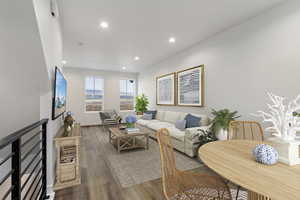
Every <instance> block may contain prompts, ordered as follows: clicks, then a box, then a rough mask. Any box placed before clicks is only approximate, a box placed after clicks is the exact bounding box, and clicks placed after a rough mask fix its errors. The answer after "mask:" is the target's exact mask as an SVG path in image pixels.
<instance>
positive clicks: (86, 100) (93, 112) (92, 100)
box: [83, 75, 105, 114]
mask: <svg viewBox="0 0 300 200" xmlns="http://www.w3.org/2000/svg"><path fill="white" fill-rule="evenodd" d="M87 77H93V78H94V79H95V78H100V79H102V80H103V98H102V99H101V100H97V99H96V100H95V99H86V93H85V80H86V78H87ZM104 98H105V80H104V78H103V77H102V76H93V75H88V76H85V78H84V108H83V109H84V113H86V114H95V113H99V112H101V111H103V110H105V109H104ZM89 101H90V102H95V101H96V102H97V101H98V102H102V109H101V110H99V111H86V102H89Z"/></svg>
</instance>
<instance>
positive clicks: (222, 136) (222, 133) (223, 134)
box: [216, 128, 228, 140]
mask: <svg viewBox="0 0 300 200" xmlns="http://www.w3.org/2000/svg"><path fill="white" fill-rule="evenodd" d="M216 137H217V138H218V140H227V139H228V130H226V129H223V128H222V129H219V130H218V131H217V133H216Z"/></svg>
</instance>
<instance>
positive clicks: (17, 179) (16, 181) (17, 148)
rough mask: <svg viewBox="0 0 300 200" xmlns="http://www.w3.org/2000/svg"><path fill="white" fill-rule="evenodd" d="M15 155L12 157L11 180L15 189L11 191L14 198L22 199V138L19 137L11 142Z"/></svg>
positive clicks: (16, 199) (13, 199)
mask: <svg viewBox="0 0 300 200" xmlns="http://www.w3.org/2000/svg"><path fill="white" fill-rule="evenodd" d="M11 150H12V153H13V156H12V158H11V167H12V170H13V173H12V175H11V182H12V185H13V189H12V192H11V199H12V200H20V199H21V139H20V138H19V139H17V140H16V141H14V142H13V143H12V144H11Z"/></svg>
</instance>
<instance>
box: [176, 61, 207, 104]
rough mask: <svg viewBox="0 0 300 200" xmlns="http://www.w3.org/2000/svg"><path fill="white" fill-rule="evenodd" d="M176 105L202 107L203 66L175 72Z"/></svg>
mask: <svg viewBox="0 0 300 200" xmlns="http://www.w3.org/2000/svg"><path fill="white" fill-rule="evenodd" d="M177 105H178V106H204V65H200V66H197V67H193V68H189V69H186V70H182V71H179V72H177Z"/></svg>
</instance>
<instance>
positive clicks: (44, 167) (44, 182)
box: [42, 122, 48, 199]
mask: <svg viewBox="0 0 300 200" xmlns="http://www.w3.org/2000/svg"><path fill="white" fill-rule="evenodd" d="M42 144H43V145H42V148H43V150H42V159H43V161H42V173H43V178H42V198H43V199H47V198H48V196H47V122H45V123H43V125H42Z"/></svg>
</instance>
